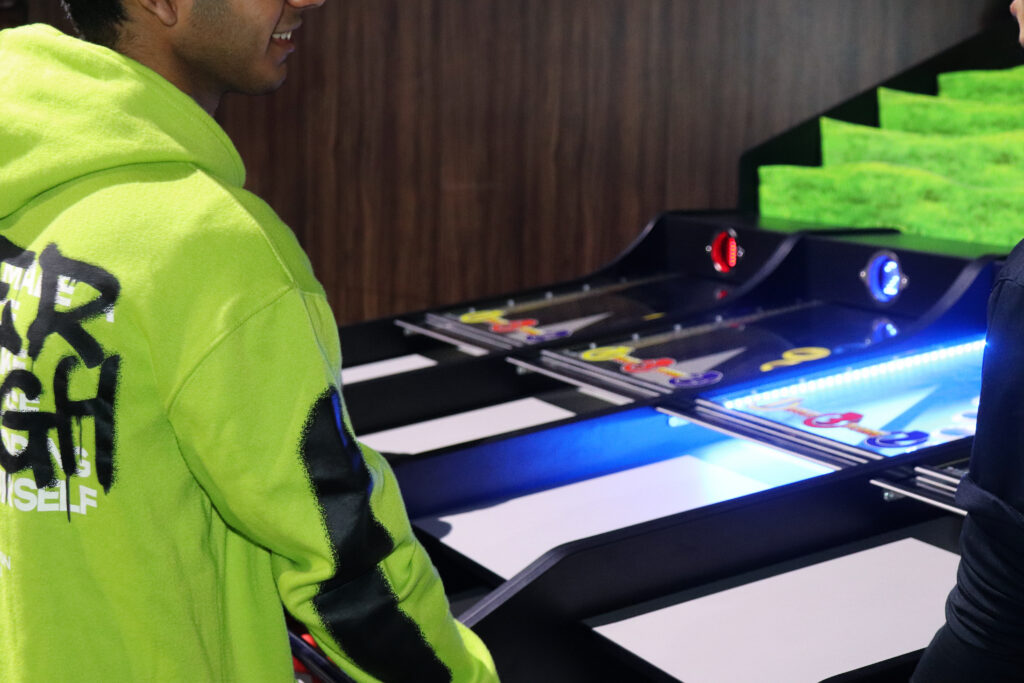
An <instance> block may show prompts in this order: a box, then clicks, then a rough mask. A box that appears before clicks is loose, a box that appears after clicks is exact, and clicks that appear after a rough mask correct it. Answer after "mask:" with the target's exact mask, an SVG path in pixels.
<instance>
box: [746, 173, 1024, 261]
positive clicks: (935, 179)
mask: <svg viewBox="0 0 1024 683" xmlns="http://www.w3.org/2000/svg"><path fill="white" fill-rule="evenodd" d="M759 172H760V177H761V182H760V203H761V207H760V209H761V214H762V215H763V216H766V217H777V218H788V219H793V220H799V221H805V222H812V223H819V224H823V225H834V226H848V227H894V228H900V229H902V230H903V231H905V232H907V233H910V234H917V235H927V236H929V237H937V238H943V239H956V240H963V241H969V242H975V243H979V244H990V245H993V247H994V248H995V250H999V249H1009V248H1010V247H1012V246H1013V245H1014V244H1016V243H1017V242H1018V241H1019V240H1020V239H1021V236H1022V230H1021V225H1022V218H1024V188H1022V189H1015V188H987V187H975V186H971V185H964V184H962V183H958V182H955V181H952V180H949V179H948V178H943V177H942V176H940V175H937V174H935V173H931V172H928V171H924V170H920V169H915V168H908V167H904V166H895V165H892V164H885V163H878V162H862V163H852V164H842V165H837V166H830V167H826V168H814V167H807V166H763V167H761V169H759Z"/></svg>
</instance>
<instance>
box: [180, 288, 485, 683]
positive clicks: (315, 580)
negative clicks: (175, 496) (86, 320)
mask: <svg viewBox="0 0 1024 683" xmlns="http://www.w3.org/2000/svg"><path fill="white" fill-rule="evenodd" d="M337 346H338V342H337V332H336V328H335V327H334V322H333V317H332V316H331V313H330V310H329V308H328V307H327V303H326V301H325V300H324V299H323V296H322V295H321V294H316V293H308V292H302V291H299V290H298V289H295V288H289V289H286V290H283V291H281V292H280V293H278V294H277V295H276V297H273V298H272V299H271V300H268V301H267V302H265V304H264V305H263V306H262V307H261V308H260V309H259V310H257V311H256V312H255V313H254V314H253V315H251V316H250V317H248V318H247V319H246V320H245V321H244V322H243V323H242V324H241V325H239V326H238V327H237V328H236V329H234V330H232V331H231V332H230V333H229V334H227V335H226V336H225V337H224V338H223V339H221V340H219V341H218V342H217V343H216V344H215V345H214V346H213V347H212V348H211V349H210V350H209V352H208V353H207V354H206V355H205V357H204V358H203V359H202V361H201V362H200V363H199V364H198V366H197V367H196V369H195V371H194V372H193V373H192V374H191V375H190V377H189V379H188V380H187V381H186V382H185V383H184V384H183V385H182V387H181V388H180V390H179V391H178V392H177V395H176V396H174V397H172V399H173V402H172V404H171V406H170V409H169V414H170V416H171V420H172V423H173V425H174V428H175V431H176V433H177V434H178V435H179V439H180V444H181V449H182V452H183V453H184V455H185V457H186V459H187V461H188V463H189V466H190V468H191V469H192V471H193V473H194V475H195V476H196V478H197V480H198V481H199V482H200V484H201V486H202V487H203V489H204V490H205V491H206V493H207V494H208V495H209V497H210V499H211V500H212V502H213V504H214V506H215V507H216V509H217V511H218V513H219V514H220V515H221V516H222V517H223V518H224V520H225V521H226V522H227V524H228V525H229V526H231V527H232V528H233V529H235V530H236V531H237V532H238V533H240V534H242V535H243V536H245V537H246V538H248V539H249V540H250V541H251V542H252V543H254V544H256V545H258V546H261V547H263V548H266V549H267V550H268V551H269V552H270V553H271V555H272V567H273V573H274V577H275V580H276V582H277V586H278V591H279V593H280V596H281V600H282V602H283V603H284V605H285V606H286V607H287V609H288V610H289V611H290V612H291V613H292V614H293V615H294V616H295V617H296V618H298V619H300V620H301V621H303V622H304V623H305V624H306V626H307V627H308V628H309V630H310V633H312V635H313V636H314V637H315V638H316V639H317V642H318V643H319V645H320V646H321V647H322V648H323V649H324V650H325V652H327V654H328V655H329V656H330V658H331V659H332V660H334V662H335V663H337V664H338V665H339V666H340V667H341V668H342V669H344V670H345V671H346V673H348V674H349V675H350V676H352V677H353V678H354V679H356V680H357V681H360V682H362V681H374V680H381V681H388V682H389V683H390V682H398V681H410V682H412V681H416V682H417V683H423V682H429V681H449V680H452V681H467V682H469V681H491V680H496V675H495V673H494V665H493V663H492V661H491V659H490V655H489V653H488V652H487V650H486V648H485V647H484V646H483V644H482V643H481V642H480V641H479V639H478V638H477V637H476V636H475V635H474V634H473V633H472V632H471V631H469V630H468V629H466V628H465V627H463V626H462V625H461V624H458V623H457V622H456V621H455V620H454V619H453V618H452V616H451V612H450V609H449V606H448V603H447V599H446V597H445V595H444V590H443V588H442V585H441V582H440V580H439V578H438V576H437V574H436V571H435V569H434V567H433V565H432V564H431V562H430V560H429V558H428V557H427V555H426V553H425V551H424V550H423V548H422V546H421V545H420V544H419V543H418V541H417V540H416V539H415V537H414V536H413V534H412V530H411V526H410V524H409V520H408V518H407V516H406V513H405V509H404V505H403V503H402V500H401V497H400V495H399V491H398V487H397V484H396V481H395V478H394V475H393V474H392V472H391V470H390V468H389V467H388V465H387V463H386V462H385V461H384V460H383V458H381V456H380V455H378V454H377V453H375V452H374V451H372V450H371V449H369V448H364V447H361V446H360V445H359V444H358V443H357V442H356V440H355V438H354V436H353V434H352V430H351V428H350V427H349V425H348V421H347V418H346V416H345V411H344V408H343V405H342V402H341V397H340V394H339V391H338V386H337V377H338V374H339V365H340V357H339V356H338V350H337Z"/></svg>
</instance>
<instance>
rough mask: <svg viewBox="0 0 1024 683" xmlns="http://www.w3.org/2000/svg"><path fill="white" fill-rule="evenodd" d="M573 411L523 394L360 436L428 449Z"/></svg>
mask: <svg viewBox="0 0 1024 683" xmlns="http://www.w3.org/2000/svg"><path fill="white" fill-rule="evenodd" d="M573 415H574V413H572V412H571V411H568V410H566V409H564V408H559V407H558V406H555V405H552V404H550V403H547V402H546V401H542V400H540V399H539V398H523V399H519V400H518V401H510V402H508V403H500V404H498V405H494V406H488V407H487V408H479V409H477V410H470V411H468V412H465V413H458V414H457V415H449V416H447V417H441V418H438V419H436V420H427V421H426V422H417V423H416V424H411V425H406V426H404V427H396V428H395V429H387V430H385V431H383V432H375V433H373V434H366V435H363V436H360V437H359V440H360V441H362V442H363V443H365V444H366V445H367V446H369V447H370V448H373V449H376V450H378V451H386V452H388V453H411V454H416V453H426V452H427V451H432V450H435V449H438V448H444V447H445V446H453V445H455V444H459V443H466V442H467V441H473V440H475V439H483V438H486V437H488V436H496V435H498V434H505V433H508V432H511V431H514V430H516V429H526V428H527V427H535V426H537V425H542V424H547V423H549V422H554V421H555V420H563V419H565V418H568V417H572V416H573Z"/></svg>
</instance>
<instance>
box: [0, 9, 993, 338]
mask: <svg viewBox="0 0 1024 683" xmlns="http://www.w3.org/2000/svg"><path fill="white" fill-rule="evenodd" d="M0 1H2V0H0ZM1007 4H1008V2H1006V0H991V1H989V0H983V1H982V2H979V1H978V0H929V1H928V2H920V1H919V0H344V1H343V2H341V1H332V0H328V2H327V3H326V4H325V6H324V7H323V8H322V9H320V10H317V11H315V12H311V13H309V14H308V15H307V19H306V25H305V26H304V27H303V28H302V29H301V31H300V32H299V33H298V34H297V43H298V51H297V52H296V53H295V54H294V55H292V58H291V60H290V68H291V76H290V78H289V80H288V82H287V83H286V84H285V86H284V87H283V88H282V89H281V90H280V91H279V92H278V93H276V94H275V95H273V96H270V97H265V98H243V97H229V98H228V99H227V100H226V101H225V103H224V106H223V107H222V109H221V112H220V114H219V117H218V118H219V119H220V120H221V121H222V122H223V124H224V126H225V128H226V129H227V130H228V132H229V134H231V136H232V138H233V139H235V140H236V142H237V144H238V147H239V150H240V152H241V153H242V156H243V158H245V160H246V163H247V166H248V168H249V181H248V185H249V187H250V188H251V189H252V190H254V191H255V192H257V193H258V194H260V195H261V196H263V197H264V198H265V199H267V201H269V202H270V204H271V205H272V206H273V207H274V208H275V209H276V210H277V211H278V212H279V213H280V214H281V216H282V217H283V218H284V219H285V220H286V221H287V222H288V223H289V224H290V225H292V226H293V227H294V229H295V230H296V233H297V234H298V235H299V238H300V240H301V241H302V243H303V245H304V246H305V247H306V249H307V251H308V252H309V254H310V257H311V260H312V262H313V264H314V267H315V269H316V271H317V274H318V275H319V277H320V278H321V280H322V281H323V283H324V286H325V288H326V289H327V291H328V294H329V296H330V299H331V303H332V305H333V306H334V309H335V312H336V314H337V316H338V318H339V321H341V322H353V321H356V320H360V319H365V318H369V317H376V316H381V315H387V314H393V313H398V312H401V311H405V310H410V309H415V308H423V307H427V306H434V305H439V304H443V303H450V302H454V301H456V300H459V299H465V298H469V297H474V296H481V295H484V294H489V293H497V292H501V291H506V290H512V289H517V288H521V287H525V286H532V285H537V284H542V283H545V282H551V281H555V280H561V279H565V278H568V277H573V276H577V275H580V274H583V273H585V272H587V271H589V270H592V269H594V268H596V267H597V266H599V265H601V264H602V263H604V262H606V261H607V260H609V259H611V258H612V257H614V256H615V255H616V254H617V253H618V252H619V251H620V250H622V249H623V248H624V247H625V246H626V245H628V244H629V242H630V241H631V240H632V239H633V238H634V237H635V236H636V235H637V234H638V233H639V231H640V229H641V228H642V226H643V225H644V223H645V222H646V221H647V220H648V219H649V218H651V217H652V216H654V215H655V214H656V213H657V212H659V211H661V210H663V209H668V208H688V209H700V208H728V207H732V206H734V205H735V201H736V193H737V181H736V177H737V162H738V158H739V155H740V154H741V153H742V151H743V150H744V149H746V148H748V147H750V146H752V145H755V144H757V143H759V142H761V141H763V140H764V139H766V138H768V137H770V136H772V135H774V134H777V133H779V132H780V131H782V130H784V129H786V128H788V127H790V126H792V125H795V124H796V123H798V122H800V121H801V120H804V119H806V118H807V117H809V116H812V115H814V114H815V113H817V112H819V111H821V110H824V109H826V108H828V107H829V106H831V105H832V104H835V103H836V102H838V101H839V100H842V99H844V98H847V97H849V96H851V95H853V94H855V93H857V92H860V91H862V90H864V89H866V88H868V87H870V86H871V85H873V84H874V83H877V82H878V81H880V80H883V79H884V78H886V77H887V76H889V75H891V74H893V73H895V72H896V71H899V70H901V69H903V68H906V67H908V66H910V65H912V64H914V63H916V62H918V61H921V60H923V59H924V58H926V57H928V56H930V55H931V54H934V53H935V52H938V51H939V50H941V49H944V48H946V47H948V46H950V45H952V44H954V43H956V42H958V41H959V40H962V39H963V38H966V37H967V36H969V35H971V34H973V33H975V32H976V31H978V30H980V29H981V28H982V27H983V26H985V25H988V24H991V23H992V22H993V21H1012V20H1011V19H1010V18H1009V16H1008V15H1007V13H1006V5H1007ZM28 13H29V18H30V19H33V20H44V21H53V22H59V20H60V12H59V10H58V9H57V3H56V0H31V4H30V5H29V12H28Z"/></svg>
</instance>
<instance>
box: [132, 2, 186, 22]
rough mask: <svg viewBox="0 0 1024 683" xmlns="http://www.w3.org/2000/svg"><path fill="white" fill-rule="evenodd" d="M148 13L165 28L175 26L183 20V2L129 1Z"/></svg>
mask: <svg viewBox="0 0 1024 683" xmlns="http://www.w3.org/2000/svg"><path fill="white" fill-rule="evenodd" d="M127 2H129V3H132V4H134V5H136V6H138V7H139V8H140V9H142V10H143V11H144V12H148V13H149V14H150V15H152V16H153V17H154V18H156V19H157V20H158V21H159V22H160V23H161V24H163V25H164V26H174V25H175V24H177V23H178V20H179V19H181V16H182V15H181V10H182V4H183V3H182V2H181V1H180V0H127Z"/></svg>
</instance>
